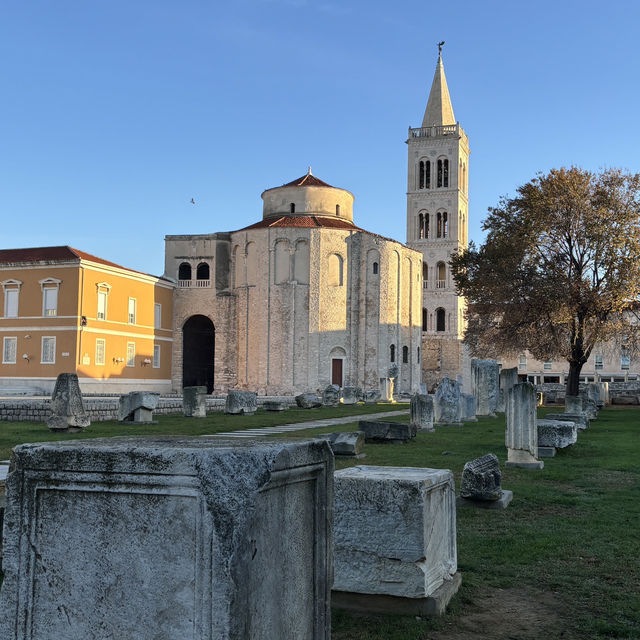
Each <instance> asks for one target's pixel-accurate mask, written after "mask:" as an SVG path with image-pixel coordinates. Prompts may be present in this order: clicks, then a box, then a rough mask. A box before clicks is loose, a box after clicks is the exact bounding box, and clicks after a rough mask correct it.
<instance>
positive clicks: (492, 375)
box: [471, 358, 500, 416]
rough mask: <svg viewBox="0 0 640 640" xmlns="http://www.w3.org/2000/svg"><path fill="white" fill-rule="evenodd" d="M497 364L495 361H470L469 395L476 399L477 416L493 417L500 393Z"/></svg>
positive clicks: (475, 359)
mask: <svg viewBox="0 0 640 640" xmlns="http://www.w3.org/2000/svg"><path fill="white" fill-rule="evenodd" d="M499 371H500V368H499V367H498V363H497V362H496V361H495V360H481V359H480V358H472V359H471V393H472V394H473V395H474V396H475V397H476V401H477V408H476V415H478V416H493V415H495V413H496V410H497V408H498V397H499V392H500V379H499Z"/></svg>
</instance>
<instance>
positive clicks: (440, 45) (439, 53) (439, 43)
mask: <svg viewBox="0 0 640 640" xmlns="http://www.w3.org/2000/svg"><path fill="white" fill-rule="evenodd" d="M443 44H444V40H443V41H442V42H438V56H441V55H442V45H443Z"/></svg>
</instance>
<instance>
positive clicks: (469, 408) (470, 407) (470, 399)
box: [460, 393, 478, 422]
mask: <svg viewBox="0 0 640 640" xmlns="http://www.w3.org/2000/svg"><path fill="white" fill-rule="evenodd" d="M460 406H461V407H462V420H463V422H478V419H477V418H476V406H477V402H476V397H475V396H472V395H471V394H470V393H461V394H460Z"/></svg>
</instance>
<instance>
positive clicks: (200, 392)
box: [182, 386, 207, 418]
mask: <svg viewBox="0 0 640 640" xmlns="http://www.w3.org/2000/svg"><path fill="white" fill-rule="evenodd" d="M182 411H183V413H184V415H185V417H186V418H206V417H207V387H204V386H199V387H184V388H183V389H182Z"/></svg>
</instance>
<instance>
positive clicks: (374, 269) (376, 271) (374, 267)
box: [373, 262, 378, 276]
mask: <svg viewBox="0 0 640 640" xmlns="http://www.w3.org/2000/svg"><path fill="white" fill-rule="evenodd" d="M373 275H374V276H377V275H378V263H377V262H374V263H373Z"/></svg>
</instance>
